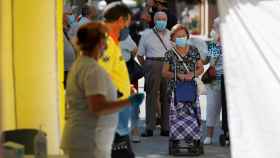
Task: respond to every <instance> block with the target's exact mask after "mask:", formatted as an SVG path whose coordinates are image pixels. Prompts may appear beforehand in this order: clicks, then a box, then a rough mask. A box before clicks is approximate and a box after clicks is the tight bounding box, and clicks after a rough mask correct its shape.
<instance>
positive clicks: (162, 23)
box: [155, 20, 167, 30]
mask: <svg viewBox="0 0 280 158" xmlns="http://www.w3.org/2000/svg"><path fill="white" fill-rule="evenodd" d="M166 25H167V21H165V20H157V21H156V22H155V27H156V28H157V29H158V30H164V29H165V28H166Z"/></svg>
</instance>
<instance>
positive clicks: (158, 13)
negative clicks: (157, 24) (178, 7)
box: [154, 11, 167, 20]
mask: <svg viewBox="0 0 280 158" xmlns="http://www.w3.org/2000/svg"><path fill="white" fill-rule="evenodd" d="M161 15H163V16H165V17H166V18H167V14H166V13H165V12H163V11H158V12H156V13H155V15H154V20H155V19H156V18H157V17H159V16H161Z"/></svg>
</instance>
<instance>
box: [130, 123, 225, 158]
mask: <svg viewBox="0 0 280 158" xmlns="http://www.w3.org/2000/svg"><path fill="white" fill-rule="evenodd" d="M141 125H144V121H143V120H142V121H141ZM143 129H144V128H143V126H142V128H141V130H143ZM203 131H204V134H203V135H204V136H203V138H204V137H205V135H206V132H205V131H206V127H205V123H204V128H203ZM159 133H160V132H159V129H157V131H156V132H155V135H156V136H153V137H148V138H143V137H141V143H132V146H133V150H134V152H135V154H136V158H174V157H172V156H169V155H168V137H162V136H159ZM215 133H216V134H215V135H214V142H213V145H205V146H204V155H202V156H199V157H197V158H230V148H229V147H221V146H220V145H219V135H220V133H221V130H220V129H219V128H216V132H215ZM202 140H203V139H202ZM182 158H184V157H182Z"/></svg>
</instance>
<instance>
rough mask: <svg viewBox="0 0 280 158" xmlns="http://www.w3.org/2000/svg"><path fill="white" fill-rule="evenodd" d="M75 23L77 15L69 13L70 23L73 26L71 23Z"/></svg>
mask: <svg viewBox="0 0 280 158" xmlns="http://www.w3.org/2000/svg"><path fill="white" fill-rule="evenodd" d="M74 23H76V19H75V16H74V15H69V16H68V24H69V25H70V26H71V25H73V24H74Z"/></svg>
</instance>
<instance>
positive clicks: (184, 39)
mask: <svg viewBox="0 0 280 158" xmlns="http://www.w3.org/2000/svg"><path fill="white" fill-rule="evenodd" d="M175 43H176V46H178V47H186V46H188V45H190V41H189V40H188V39H187V37H180V38H176V39H175Z"/></svg>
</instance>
